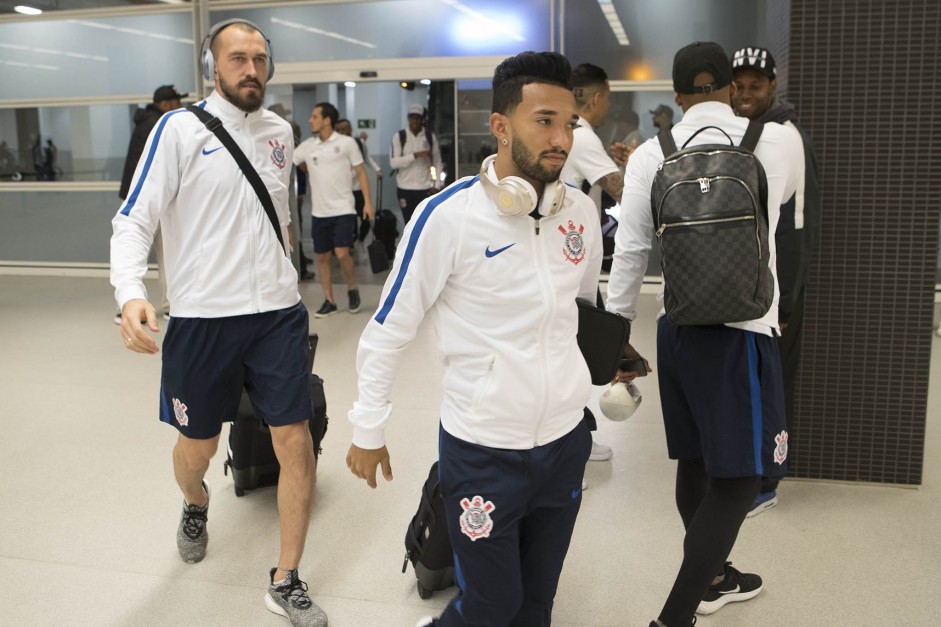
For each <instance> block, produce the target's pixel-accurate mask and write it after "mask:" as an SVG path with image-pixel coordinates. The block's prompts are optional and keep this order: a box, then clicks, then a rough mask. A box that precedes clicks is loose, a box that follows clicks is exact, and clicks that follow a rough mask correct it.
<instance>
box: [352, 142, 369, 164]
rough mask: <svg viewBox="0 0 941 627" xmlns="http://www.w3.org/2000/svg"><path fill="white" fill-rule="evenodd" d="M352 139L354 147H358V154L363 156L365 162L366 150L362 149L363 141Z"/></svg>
mask: <svg viewBox="0 0 941 627" xmlns="http://www.w3.org/2000/svg"><path fill="white" fill-rule="evenodd" d="M353 139H354V140H355V141H356V145H357V146H359V154H361V155H362V156H363V159H364V160H365V159H366V149H365V148H364V147H363V140H361V139H360V138H359V137H354V138H353Z"/></svg>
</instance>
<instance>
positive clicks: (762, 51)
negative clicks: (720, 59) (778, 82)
mask: <svg viewBox="0 0 941 627" xmlns="http://www.w3.org/2000/svg"><path fill="white" fill-rule="evenodd" d="M739 70H755V71H756V72H761V73H762V74H764V75H765V76H767V77H768V78H770V79H771V80H774V79H776V78H777V77H778V67H777V65H776V64H775V62H774V57H773V56H772V55H771V51H770V50H768V49H767V48H759V47H757V46H754V47H751V48H742V49H740V50H736V51H735V54H733V55H732V72H737V71H739Z"/></svg>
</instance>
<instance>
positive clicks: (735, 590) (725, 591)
mask: <svg viewBox="0 0 941 627" xmlns="http://www.w3.org/2000/svg"><path fill="white" fill-rule="evenodd" d="M741 589H742V588H741V586H738V585H736V586H735V588H733V589H732V590H717V591H716V592H718V593H719V594H735V593H736V592H738V591H739V590H741Z"/></svg>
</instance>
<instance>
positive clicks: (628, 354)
mask: <svg viewBox="0 0 941 627" xmlns="http://www.w3.org/2000/svg"><path fill="white" fill-rule="evenodd" d="M624 359H643V360H644V369H645V370H646V371H647V373H648V374H649V373H651V372H653V368H651V367H650V362H649V361H647V360H646V359H644V358H643V357H641V356H640V353H638V352H637V350H635V349H634V347H633V346H631V345H630V343H627V344H625V345H624ZM636 378H637V372H636V371H634V370H626V371H625V370H620V369H619V370H618V373H617V376H616V377H615V380H616V381H620V382H621V383H629V382H630V381H633V380H634V379H636Z"/></svg>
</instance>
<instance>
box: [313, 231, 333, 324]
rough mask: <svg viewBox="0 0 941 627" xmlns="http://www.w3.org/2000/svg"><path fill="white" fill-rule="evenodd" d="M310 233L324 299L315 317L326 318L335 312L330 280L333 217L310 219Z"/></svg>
mask: <svg viewBox="0 0 941 627" xmlns="http://www.w3.org/2000/svg"><path fill="white" fill-rule="evenodd" d="M310 222H311V225H310V234H311V238H312V239H313V240H314V254H316V255H317V270H318V272H319V273H320V287H321V288H323V296H324V301H323V304H322V305H321V306H320V309H318V310H317V311H316V312H314V317H315V318H326V317H327V316H331V315H333V314H335V313H336V312H337V305H336V301H335V300H333V284H332V283H331V282H330V264H331V263H332V262H333V259H332V256H333V234H334V233H333V228H334V226H335V220H334V219H333V218H318V217H317V216H313V217H312V218H311V219H310Z"/></svg>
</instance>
